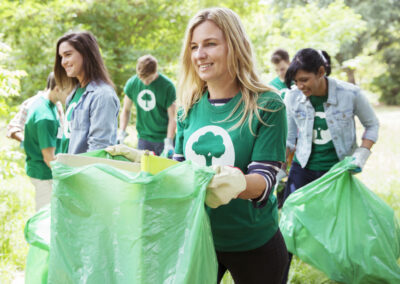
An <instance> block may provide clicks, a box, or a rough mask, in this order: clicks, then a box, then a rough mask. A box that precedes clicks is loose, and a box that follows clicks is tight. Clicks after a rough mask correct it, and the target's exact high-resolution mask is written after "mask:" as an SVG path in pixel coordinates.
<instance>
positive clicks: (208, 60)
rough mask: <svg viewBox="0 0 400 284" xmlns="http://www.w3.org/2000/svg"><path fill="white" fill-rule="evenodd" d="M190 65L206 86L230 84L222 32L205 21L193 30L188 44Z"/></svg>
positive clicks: (225, 44)
mask: <svg viewBox="0 0 400 284" xmlns="http://www.w3.org/2000/svg"><path fill="white" fill-rule="evenodd" d="M190 48H191V59H192V64H193V66H194V68H195V70H196V73H197V74H198V75H199V77H200V78H201V79H202V80H203V81H206V82H207V84H210V83H214V82H218V84H224V83H228V82H231V80H232V79H231V77H230V75H229V72H228V45H227V42H226V40H225V37H224V34H223V32H222V30H221V29H220V28H219V27H218V26H217V25H216V24H214V23H213V22H212V21H205V22H203V23H201V24H200V25H198V26H197V27H196V28H194V30H193V34H192V39H191V43H190Z"/></svg>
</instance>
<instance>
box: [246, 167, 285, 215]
mask: <svg viewBox="0 0 400 284" xmlns="http://www.w3.org/2000/svg"><path fill="white" fill-rule="evenodd" d="M280 167H281V163H280V162H275V161H257V162H256V161H253V162H251V163H250V164H249V165H248V167H247V168H248V171H247V174H259V175H261V176H262V177H263V178H264V179H265V184H266V186H265V190H264V192H263V193H262V194H261V196H259V197H258V198H256V199H252V202H253V206H254V207H255V208H261V207H264V206H265V205H266V204H267V202H268V198H269V196H270V194H271V192H272V190H273V189H274V187H275V184H276V174H277V173H278V171H279V169H280Z"/></svg>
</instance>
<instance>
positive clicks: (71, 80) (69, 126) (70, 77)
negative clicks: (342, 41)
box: [54, 32, 120, 154]
mask: <svg viewBox="0 0 400 284" xmlns="http://www.w3.org/2000/svg"><path fill="white" fill-rule="evenodd" d="M54 74H55V77H56V81H57V84H58V85H60V86H61V87H62V88H66V87H67V88H74V90H73V91H72V92H71V94H70V95H69V96H68V98H67V101H66V108H67V111H66V113H65V123H64V136H63V141H62V152H63V153H65V152H68V153H69V154H78V153H84V152H87V151H93V150H97V149H103V148H106V147H107V146H109V145H114V144H116V142H117V129H118V112H119V107H120V104H119V99H118V97H117V94H116V93H115V91H114V84H113V82H112V81H111V79H110V77H109V75H108V72H107V69H106V67H105V65H104V63H103V59H102V57H101V55H100V50H99V46H98V44H97V41H96V39H95V37H94V36H93V35H92V34H91V33H89V32H77V33H67V34H65V35H63V36H62V37H61V38H60V39H59V40H58V42H57V53H56V60H55V66H54ZM67 150H68V151H67Z"/></svg>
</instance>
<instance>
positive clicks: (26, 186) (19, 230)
mask: <svg viewBox="0 0 400 284" xmlns="http://www.w3.org/2000/svg"><path fill="white" fill-rule="evenodd" d="M375 109H376V112H377V115H378V118H379V120H380V123H381V128H380V137H379V140H378V143H377V144H376V145H375V146H374V147H373V149H372V152H373V153H372V155H371V157H370V158H369V160H368V163H367V165H366V167H365V169H364V170H363V172H362V173H361V174H359V175H358V176H357V177H358V178H359V179H360V180H361V181H362V182H363V183H364V184H365V185H366V186H367V187H368V188H370V189H371V190H372V191H374V192H375V193H376V194H377V195H379V196H380V197H381V198H382V199H383V200H384V201H385V202H387V203H388V204H389V205H390V206H391V207H392V208H393V209H394V210H395V213H396V216H397V218H398V219H399V220H400V194H398V189H399V188H400V178H399V177H400V163H399V161H400V148H399V147H398V146H397V145H398V142H397V141H398V140H397V139H396V138H397V137H396V136H397V135H398V133H400V121H399V120H398V118H399V117H400V107H376V108H375ZM358 129H361V127H358ZM128 132H129V133H130V136H129V137H128V138H127V141H126V142H127V144H130V145H135V143H136V135H135V131H134V128H133V127H132V126H130V127H129V128H128ZM361 135H362V133H361V132H360V133H358V137H359V139H360V137H361ZM0 145H1V148H0V158H1V161H0V166H1V169H0V170H1V172H0V189H1V190H0V283H4V284H7V283H11V280H12V278H13V275H14V274H15V272H16V271H17V270H24V267H25V258H26V254H27V248H28V246H27V244H26V242H25V240H24V235H23V228H24V226H25V223H26V221H27V219H28V218H29V217H30V216H32V215H33V213H34V206H33V200H34V190H33V186H32V185H31V184H30V181H29V179H28V177H27V176H26V175H25V173H24V171H23V169H22V167H21V166H22V164H23V157H21V155H18V151H19V150H18V145H17V143H16V142H13V141H11V140H9V139H6V138H5V122H4V121H1V120H0ZM6 172H7V173H8V172H10V173H11V175H12V176H7V174H6ZM289 282H290V283H302V284H304V283H305V284H313V283H315V284H317V283H318V284H319V283H335V282H333V281H331V280H329V279H328V278H327V277H326V276H325V275H324V274H323V273H322V272H320V271H318V270H316V269H315V268H313V267H311V266H309V265H307V264H305V263H303V262H302V261H301V260H299V259H297V258H296V257H295V258H294V259H293V262H292V266H291V270H290V274H289ZM229 283H233V281H232V279H231V277H230V275H229V274H226V275H225V277H224V279H223V284H229Z"/></svg>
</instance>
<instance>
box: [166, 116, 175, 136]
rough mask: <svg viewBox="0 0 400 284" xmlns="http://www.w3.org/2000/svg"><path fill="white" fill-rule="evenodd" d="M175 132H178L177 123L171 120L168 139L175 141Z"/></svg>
mask: <svg viewBox="0 0 400 284" xmlns="http://www.w3.org/2000/svg"><path fill="white" fill-rule="evenodd" d="M175 130H176V121H175V119H170V120H169V121H168V130H167V138H171V139H174V137H175Z"/></svg>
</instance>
